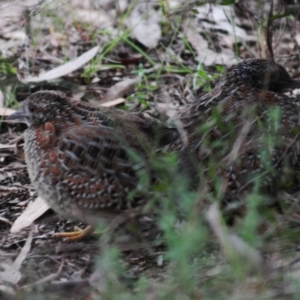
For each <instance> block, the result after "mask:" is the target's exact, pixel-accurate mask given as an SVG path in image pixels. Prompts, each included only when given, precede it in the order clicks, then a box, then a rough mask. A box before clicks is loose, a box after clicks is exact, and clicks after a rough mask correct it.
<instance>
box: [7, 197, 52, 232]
mask: <svg viewBox="0 0 300 300" xmlns="http://www.w3.org/2000/svg"><path fill="white" fill-rule="evenodd" d="M49 208H50V207H49V206H48V204H47V203H46V202H45V200H44V199H43V198H41V197H37V198H36V199H35V200H34V201H33V202H31V203H29V204H28V206H27V207H26V209H25V210H24V212H23V213H22V214H21V215H20V216H19V217H18V218H17V219H16V220H15V222H14V224H13V226H12V227H11V229H10V232H12V233H16V232H19V231H20V230H22V229H23V228H25V227H28V226H30V225H31V224H32V222H34V221H35V220H36V219H37V218H38V217H40V216H41V215H42V214H43V213H45V212H46V211H47V210H48V209H49Z"/></svg>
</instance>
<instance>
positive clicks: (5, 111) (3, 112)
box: [0, 107, 15, 116]
mask: <svg viewBox="0 0 300 300" xmlns="http://www.w3.org/2000/svg"><path fill="white" fill-rule="evenodd" d="M14 112H15V110H14V109H10V108H6V107H0V116H10V115H11V114H13V113H14Z"/></svg>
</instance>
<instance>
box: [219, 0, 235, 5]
mask: <svg viewBox="0 0 300 300" xmlns="http://www.w3.org/2000/svg"><path fill="white" fill-rule="evenodd" d="M220 4H221V5H231V4H234V0H223V1H222V2H221V3H220Z"/></svg>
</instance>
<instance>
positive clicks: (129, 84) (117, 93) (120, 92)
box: [103, 78, 137, 102]
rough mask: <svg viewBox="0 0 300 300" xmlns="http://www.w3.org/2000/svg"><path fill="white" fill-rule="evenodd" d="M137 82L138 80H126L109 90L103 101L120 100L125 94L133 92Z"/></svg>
mask: <svg viewBox="0 0 300 300" xmlns="http://www.w3.org/2000/svg"><path fill="white" fill-rule="evenodd" d="M136 82H137V79H136V78H133V79H132V78H126V79H124V80H122V81H120V82H118V83H116V84H114V85H113V86H112V87H110V88H109V90H108V91H107V92H106V94H105V95H104V97H103V101H104V102H107V101H112V100H115V99H118V98H122V97H123V96H124V94H125V93H128V91H129V90H131V89H132V88H133V87H134V85H135V83H136Z"/></svg>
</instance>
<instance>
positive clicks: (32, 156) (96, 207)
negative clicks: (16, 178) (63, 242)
mask: <svg viewBox="0 0 300 300" xmlns="http://www.w3.org/2000/svg"><path fill="white" fill-rule="evenodd" d="M10 119H11V120H19V121H23V122H26V124H27V125H28V129H27V130H26V131H25V135H24V139H25V146H24V150H25V157H26V162H27V166H28V172H29V175H30V179H31V182H32V184H33V185H34V187H35V189H36V191H37V193H38V195H40V196H41V197H43V198H44V199H45V200H46V201H47V202H48V204H49V205H50V207H51V208H52V209H53V210H54V211H56V212H57V213H58V214H59V215H61V216H63V217H65V218H70V219H73V220H78V221H81V222H83V223H85V224H88V225H91V226H93V227H94V226H96V225H97V224H98V223H99V221H100V220H101V219H103V218H104V219H108V220H110V221H111V220H113V219H114V218H116V217H117V216H119V215H120V214H121V213H123V212H128V211H130V210H131V209H134V208H136V207H141V206H142V205H143V204H144V203H145V201H147V197H145V195H143V194H142V193H139V192H137V193H136V195H135V196H133V195H131V197H128V195H129V194H130V193H131V194H132V192H133V191H135V190H138V189H139V171H140V170H144V171H147V168H148V166H147V156H148V154H150V151H153V148H158V147H160V145H161V144H165V143H168V142H169V141H171V140H172V139H174V137H176V135H177V133H176V132H175V131H174V130H173V129H168V128H166V127H163V126H162V125H161V124H159V123H158V122H157V121H156V120H154V119H152V118H150V117H147V116H145V115H143V114H138V113H129V112H126V111H123V110H119V109H115V108H105V107H98V108H96V107H94V106H91V105H89V104H88V103H86V102H81V101H78V100H73V99H70V98H68V97H67V96H66V95H65V94H63V93H61V92H56V91H40V92H36V93H34V94H32V95H31V96H29V97H28V98H27V99H26V100H25V101H24V102H23V103H22V107H21V109H20V110H19V111H17V112H15V113H14V114H13V115H11V116H10ZM159 133H160V134H159ZM149 174H150V175H149V176H150V177H151V171H150V170H149ZM70 236H71V235H70Z"/></svg>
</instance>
